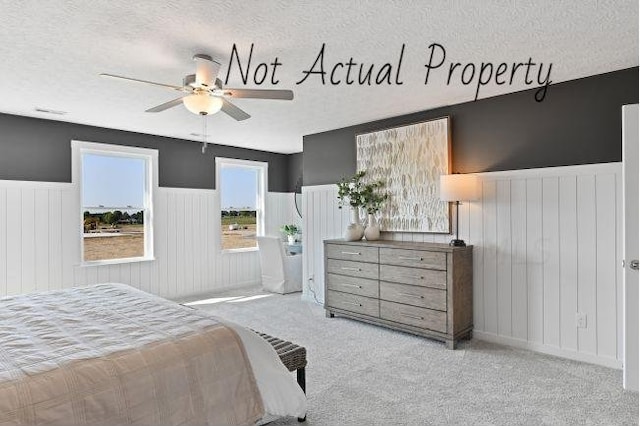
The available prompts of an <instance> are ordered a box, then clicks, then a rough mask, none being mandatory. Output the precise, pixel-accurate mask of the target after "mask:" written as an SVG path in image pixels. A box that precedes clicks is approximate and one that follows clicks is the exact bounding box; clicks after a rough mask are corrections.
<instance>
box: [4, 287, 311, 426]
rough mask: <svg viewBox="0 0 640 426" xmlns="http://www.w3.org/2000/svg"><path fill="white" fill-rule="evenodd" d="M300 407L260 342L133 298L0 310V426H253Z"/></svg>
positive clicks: (41, 298)
mask: <svg viewBox="0 0 640 426" xmlns="http://www.w3.org/2000/svg"><path fill="white" fill-rule="evenodd" d="M265 345H266V346H265ZM305 404H306V402H305V398H304V394H303V393H302V391H301V390H300V389H299V387H298V386H297V384H296V383H295V380H294V379H293V377H292V375H291V374H290V373H289V372H288V371H287V370H286V368H284V366H283V365H282V363H280V360H279V359H278V357H277V354H276V353H275V351H274V350H273V349H272V348H271V347H270V345H269V344H268V343H267V342H265V341H264V340H263V339H262V338H261V337H259V336H257V335H255V334H254V333H252V332H251V331H248V330H246V329H243V328H241V327H238V326H236V325H233V324H229V326H228V327H227V326H225V325H223V324H221V322H220V321H218V320H216V319H215V318H213V317H211V316H208V315H207V314H206V313H204V312H200V311H197V310H192V309H190V308H186V307H183V306H180V305H177V304H175V303H173V302H169V301H167V300H164V299H162V298H159V297H155V296H152V295H149V294H147V293H144V292H141V291H138V290H135V289H133V288H131V287H128V286H125V285H122V284H100V285H96V286H90V287H82V288H74V289H69V290H62V291H56V292H49V293H39V294H33V295H21V296H15V297H9V298H5V299H1V300H0V425H14V424H15V425H18V424H65V425H71V424H89V425H97V424H105V425H106V424H158V425H162V424H175V425H189V424H212V425H218V424H251V423H253V422H255V421H256V420H258V419H259V418H260V417H262V415H263V414H264V411H265V408H266V411H267V412H269V413H272V414H278V415H293V416H300V417H302V416H304V413H305V410H306V407H305Z"/></svg>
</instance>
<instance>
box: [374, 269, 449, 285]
mask: <svg viewBox="0 0 640 426" xmlns="http://www.w3.org/2000/svg"><path fill="white" fill-rule="evenodd" d="M380 280H382V281H391V282H398V283H402V284H411V285H419V286H423V287H433V288H442V289H446V288H447V272H446V271H434V270H432V269H420V268H407V267H404V266H390V265H380Z"/></svg>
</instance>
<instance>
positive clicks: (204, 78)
mask: <svg viewBox="0 0 640 426" xmlns="http://www.w3.org/2000/svg"><path fill="white" fill-rule="evenodd" d="M193 60H194V61H196V83H197V84H199V85H203V86H206V87H213V86H214V84H215V81H216V77H218V73H219V72H220V67H221V65H220V63H219V62H217V61H214V60H213V59H212V58H211V56H209V55H202V54H198V55H194V57H193Z"/></svg>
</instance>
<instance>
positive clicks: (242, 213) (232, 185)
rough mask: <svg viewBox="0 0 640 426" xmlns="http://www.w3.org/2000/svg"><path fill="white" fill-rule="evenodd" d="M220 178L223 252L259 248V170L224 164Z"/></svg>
mask: <svg viewBox="0 0 640 426" xmlns="http://www.w3.org/2000/svg"><path fill="white" fill-rule="evenodd" d="M219 177H220V182H219V185H218V188H220V205H221V209H220V210H221V212H220V215H221V224H222V249H223V250H232V249H240V248H251V247H256V246H257V242H256V233H257V225H256V223H257V209H256V205H257V194H258V179H259V176H258V170H256V169H254V168H251V167H242V166H229V165H222V167H221V168H220V173H219Z"/></svg>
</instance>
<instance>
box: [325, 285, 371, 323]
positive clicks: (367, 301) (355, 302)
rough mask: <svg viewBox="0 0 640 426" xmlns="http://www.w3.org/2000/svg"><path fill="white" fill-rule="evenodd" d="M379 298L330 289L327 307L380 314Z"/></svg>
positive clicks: (366, 313)
mask: <svg viewBox="0 0 640 426" xmlns="http://www.w3.org/2000/svg"><path fill="white" fill-rule="evenodd" d="M379 303H380V302H379V301H378V299H372V298H370V297H364V296H357V295H355V294H348V293H341V292H339V291H333V290H329V291H328V292H327V303H326V304H325V307H327V308H336V309H342V310H344V311H350V312H356V313H358V314H363V315H369V316H372V317H379V316H380V309H379Z"/></svg>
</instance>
